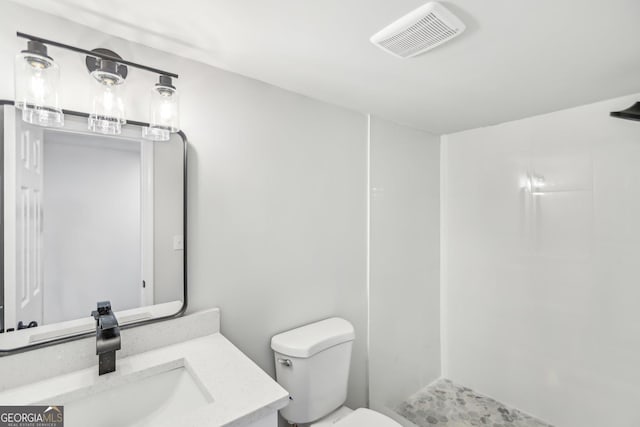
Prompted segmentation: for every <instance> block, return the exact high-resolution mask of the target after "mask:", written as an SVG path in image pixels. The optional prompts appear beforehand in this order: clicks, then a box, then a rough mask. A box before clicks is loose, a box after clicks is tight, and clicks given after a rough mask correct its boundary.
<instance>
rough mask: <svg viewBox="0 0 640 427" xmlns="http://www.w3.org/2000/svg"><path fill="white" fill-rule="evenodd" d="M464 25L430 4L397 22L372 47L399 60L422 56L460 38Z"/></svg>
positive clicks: (379, 36)
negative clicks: (455, 38) (453, 39)
mask: <svg viewBox="0 0 640 427" xmlns="http://www.w3.org/2000/svg"><path fill="white" fill-rule="evenodd" d="M465 28H466V27H465V25H464V24H463V23H462V21H461V20H460V19H458V17H457V16H455V15H454V14H453V13H451V12H449V10H448V9H446V8H445V7H444V6H443V5H441V4H440V3H438V2H430V3H427V4H425V5H424V6H421V7H419V8H418V9H416V10H414V11H413V12H411V13H409V14H408V15H405V16H403V17H402V18H400V19H398V20H397V21H396V22H394V23H393V24H391V25H389V26H387V27H386V28H384V29H383V30H381V31H380V32H378V33H377V34H375V35H374V36H373V37H371V43H373V44H375V45H376V46H378V47H379V48H381V49H382V50H385V51H387V52H389V53H390V54H392V55H395V56H397V57H400V58H410V57H412V56H416V55H419V54H421V53H423V52H426V51H428V50H430V49H433V48H434V47H436V46H440V45H441V44H442V43H445V42H447V41H449V40H451V39H452V38H454V37H456V36H458V35H460V34H461V33H462V32H463V31H464V29H465Z"/></svg>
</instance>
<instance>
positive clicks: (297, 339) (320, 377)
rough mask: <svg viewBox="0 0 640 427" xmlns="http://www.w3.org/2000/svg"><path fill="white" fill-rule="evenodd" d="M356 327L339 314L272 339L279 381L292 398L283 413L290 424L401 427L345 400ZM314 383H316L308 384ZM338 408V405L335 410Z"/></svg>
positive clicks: (335, 426)
mask: <svg viewBox="0 0 640 427" xmlns="http://www.w3.org/2000/svg"><path fill="white" fill-rule="evenodd" d="M354 339H355V331H354V329H353V325H352V324H351V323H349V322H348V321H346V320H345V319H341V318H338V317H333V318H330V319H326V320H322V321H320V322H315V323H312V324H309V325H306V326H302V327H299V328H296V329H292V330H290V331H287V332H283V333H281V334H278V335H276V336H274V337H273V338H271V348H272V349H273V352H274V358H275V362H276V380H277V381H278V383H280V385H282V386H283V387H284V388H285V390H287V391H288V392H289V394H290V396H291V399H290V402H289V405H287V406H286V407H285V408H283V409H282V410H281V411H280V414H281V415H282V416H283V417H284V419H286V420H287V421H288V422H289V423H290V424H297V425H299V426H311V427H400V424H398V423H397V422H395V421H393V420H392V419H391V418H389V417H387V416H385V415H382V414H380V413H378V412H375V411H373V410H371V409H366V408H360V409H356V410H355V411H354V410H351V409H349V408H347V407H345V406H343V405H344V403H345V401H346V399H347V385H348V380H349V366H350V364H351V348H352V346H353V341H354ZM309 384H313V387H309ZM336 408H337V409H336Z"/></svg>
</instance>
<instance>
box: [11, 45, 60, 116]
mask: <svg viewBox="0 0 640 427" xmlns="http://www.w3.org/2000/svg"><path fill="white" fill-rule="evenodd" d="M59 80H60V68H59V67H58V64H56V63H55V61H54V60H53V59H52V58H51V57H50V56H49V55H48V54H47V46H45V45H44V44H43V43H41V42H39V41H36V40H29V41H28V42H27V49H26V50H23V51H22V52H20V53H19V54H18V55H17V56H16V59H15V106H16V108H17V109H19V110H21V111H22V120H24V121H25V122H27V123H31V124H35V125H40V126H52V127H62V126H64V114H63V113H62V109H61V108H60V105H59V103H58V82H59Z"/></svg>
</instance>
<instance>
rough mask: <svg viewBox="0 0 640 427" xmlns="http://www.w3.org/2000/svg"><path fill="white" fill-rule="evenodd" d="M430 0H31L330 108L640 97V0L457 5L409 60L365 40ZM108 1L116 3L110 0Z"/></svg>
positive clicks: (396, 114)
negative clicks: (437, 36) (450, 19)
mask: <svg viewBox="0 0 640 427" xmlns="http://www.w3.org/2000/svg"><path fill="white" fill-rule="evenodd" d="M425 2H426V1H425V0H392V1H390V0H315V1H311V0H173V1H166V0H135V1H132V0H110V1H109V2H105V1H104V0H23V1H20V3H22V4H26V5H29V6H31V7H34V8H38V9H42V10H45V11H47V12H49V13H52V14H54V15H59V16H63V17H65V18H67V19H70V20H73V21H77V22H79V23H82V24H87V25H91V26H93V27H94V28H99V29H101V30H102V31H105V32H108V33H112V34H115V35H118V36H120V37H123V38H127V39H130V40H133V41H136V42H139V43H142V44H146V45H149V46H152V47H155V48H158V49H162V50H165V51H169V52H171V53H175V54H179V55H182V56H187V57H192V58H193V59H197V60H200V61H202V62H206V63H209V64H211V65H215V66H218V67H221V68H224V69H227V70H230V71H233V72H236V73H240V74H243V75H246V76H249V77H253V78H256V79H259V80H262V81H265V82H268V83H271V84H273V85H276V86H279V87H282V88H285V89H289V90H292V91H295V92H299V93H302V94H305V95H308V96H310V97H313V98H317V99H321V100H323V101H327V102H330V103H334V104H338V105H342V106H345V107H349V108H352V109H355V110H358V111H362V112H366V113H372V114H375V115H379V116H381V117H384V118H388V119H391V120H394V121H396V122H399V123H402V124H406V125H410V126H414V127H417V128H420V129H425V130H430V131H432V132H435V133H450V132H455V131H460V130H463V129H469V128H475V127H480V126H486V125H490V124H495V123H500V122H505V121H509V120H514V119H518V118H522V117H527V116H532V115H536V114H541V113H545V112H550V111H555V110H559V109H563V108H567V107H571V106H575V105H581V104H586V103H589V102H593V101H597V100H601V99H606V98H612V97H616V96H620V95H625V94H630V93H635V92H640V1H638V0H607V1H596V0H528V1H527V0H519V1H518V0H482V1H479V0H452V1H444V2H442V3H443V4H444V5H445V6H447V7H448V8H449V9H450V10H452V11H453V12H454V13H455V14H456V15H457V16H458V17H460V18H461V19H462V20H463V22H464V23H465V24H466V25H467V30H466V32H465V33H463V34H462V35H461V36H460V37H458V38H456V39H454V40H453V41H451V42H450V43H447V44H445V45H442V46H440V47H438V48H436V49H434V50H432V51H430V52H427V53H426V54H425V55H422V56H419V57H416V58H412V59H397V58H395V57H392V56H390V55H388V54H385V53H384V52H383V51H381V50H379V49H378V48H376V47H375V46H373V45H372V44H370V42H369V37H370V36H371V35H372V34H374V33H375V32H377V31H378V30H380V29H381V28H383V27H384V26H386V25H387V24H389V23H391V22H392V21H394V20H395V19H397V18H399V17H400V16H402V15H404V14H406V13H407V12H409V11H411V10H413V9H415V8H416V7H418V6H421V5H422V4H424V3H425ZM105 6H108V7H105Z"/></svg>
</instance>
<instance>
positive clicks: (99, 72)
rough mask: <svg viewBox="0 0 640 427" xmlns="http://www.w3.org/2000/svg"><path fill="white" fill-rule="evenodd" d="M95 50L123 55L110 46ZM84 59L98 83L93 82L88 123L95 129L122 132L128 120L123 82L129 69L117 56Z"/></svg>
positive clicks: (112, 132)
mask: <svg viewBox="0 0 640 427" xmlns="http://www.w3.org/2000/svg"><path fill="white" fill-rule="evenodd" d="M94 52H96V53H101V54H104V55H108V56H110V57H113V58H118V59H122V58H121V57H120V55H118V54H117V53H115V52H112V51H110V50H107V49H94ZM85 63H86V65H87V69H88V70H89V73H90V74H91V77H93V80H94V81H95V83H94V84H93V86H92V102H91V113H90V114H89V118H88V121H87V124H88V126H89V130H90V131H92V132H97V133H103V134H107V135H119V134H120V132H122V125H124V124H125V123H126V118H125V113H124V101H123V100H122V93H121V92H122V85H123V84H124V80H125V79H126V78H127V73H128V69H127V67H126V66H125V65H121V64H119V63H118V62H116V61H115V60H111V59H104V58H100V57H92V56H87V58H86V60H85Z"/></svg>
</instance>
